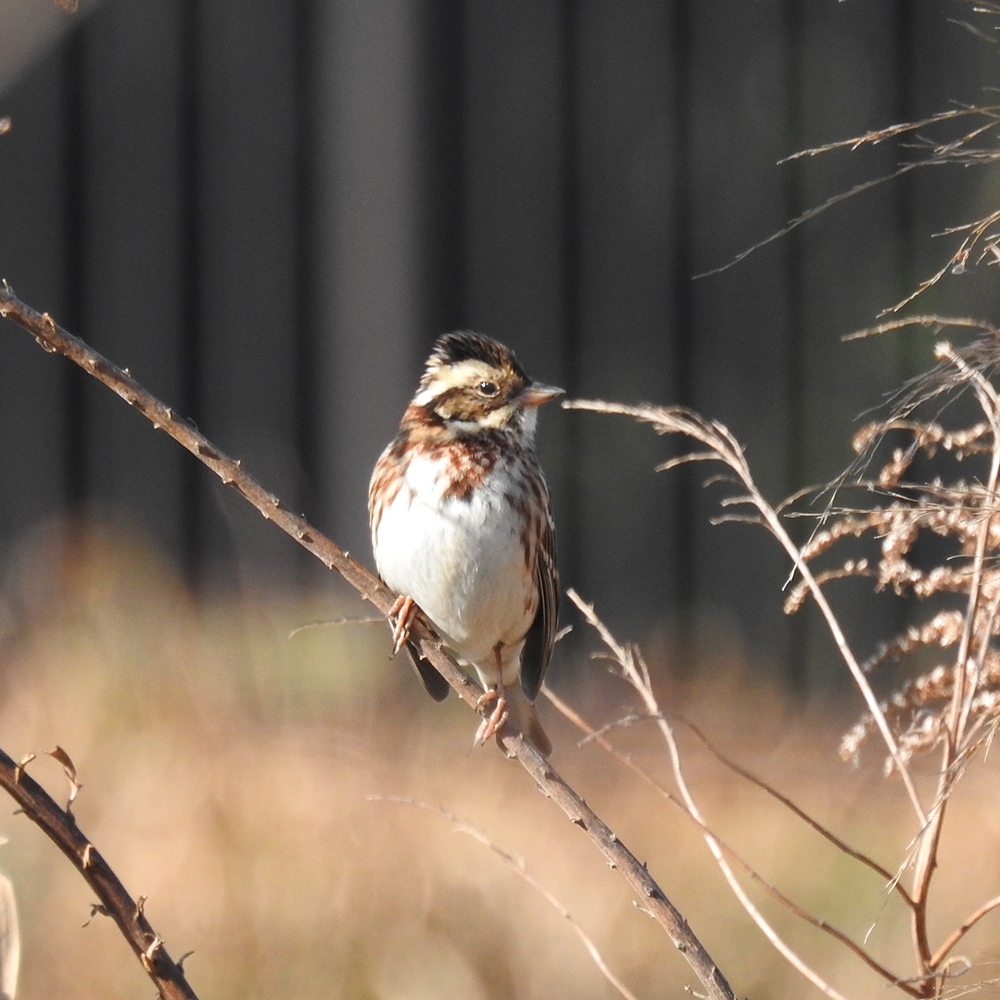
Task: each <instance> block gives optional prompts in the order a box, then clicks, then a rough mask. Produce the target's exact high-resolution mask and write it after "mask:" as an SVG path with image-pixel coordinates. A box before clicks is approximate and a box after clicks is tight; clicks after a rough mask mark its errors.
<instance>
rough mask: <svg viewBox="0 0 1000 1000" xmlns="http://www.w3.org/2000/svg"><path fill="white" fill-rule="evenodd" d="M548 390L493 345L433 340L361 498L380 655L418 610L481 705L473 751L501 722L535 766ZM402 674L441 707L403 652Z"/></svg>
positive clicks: (552, 392)
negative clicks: (380, 584) (541, 452)
mask: <svg viewBox="0 0 1000 1000" xmlns="http://www.w3.org/2000/svg"><path fill="white" fill-rule="evenodd" d="M562 391H563V390H562V389H557V388H555V387H553V386H550V385H541V384H539V383H537V382H533V381H532V380H531V379H530V378H529V377H528V376H527V374H526V373H525V371H524V369H523V368H522V367H521V365H520V364H519V363H518V361H517V358H516V357H515V356H514V354H513V352H512V351H510V350H509V349H508V348H506V347H505V346H504V345H503V344H500V343H497V341H495V340H490V339H489V338H488V337H483V336H480V335H478V334H475V333H466V332H458V333H449V334H445V335H444V336H443V337H440V338H439V339H438V341H437V342H436V343H435V345H434V349H433V351H432V352H431V356H430V358H429V359H428V360H427V367H426V370H425V371H424V375H423V378H421V380H420V386H419V388H418V389H417V394H416V396H414V397H413V401H412V402H411V403H410V405H409V406H408V407H407V409H406V412H405V413H404V414H403V420H402V422H401V423H400V425H399V432H398V434H397V435H396V438H395V440H394V441H393V442H392V443H391V444H390V445H389V446H388V447H387V448H386V449H385V451H384V452H383V453H382V456H381V458H379V460H378V463H377V464H376V466H375V471H374V473H373V474H372V480H371V486H370V487H369V492H368V513H369V519H370V522H371V530H372V545H373V547H374V549H375V563H376V566H377V567H378V571H379V574H380V575H381V577H382V579H383V580H384V581H385V583H386V585H387V586H389V587H391V588H392V589H393V590H394V591H396V593H397V594H399V598H398V599H397V601H396V603H395V605H394V607H393V617H394V629H393V641H394V645H393V649H394V652H398V650H399V649H400V648H402V647H403V646H404V644H406V641H407V638H408V636H409V626H410V622H411V620H412V616H413V614H414V613H415V609H416V608H417V607H419V608H420V610H422V611H423V613H424V615H425V616H426V617H427V618H428V619H429V620H430V622H431V624H432V625H433V626H434V627H435V628H436V629H437V630H438V632H439V633H440V634H441V638H442V639H443V640H444V641H445V642H446V643H447V644H448V645H449V646H450V647H451V648H452V649H453V650H454V652H455V653H456V654H457V656H458V657H459V658H460V659H461V660H462V661H463V662H465V663H467V664H469V665H471V666H473V667H474V668H475V669H476V672H477V673H478V674H479V678H480V680H481V681H482V683H483V687H484V688H485V693H484V694H483V696H482V699H481V702H482V703H483V704H487V703H491V702H492V703H494V707H493V711H492V713H491V715H490V716H489V718H487V719H485V720H484V721H483V724H482V725H481V726H480V727H479V731H478V732H477V733H476V739H475V742H476V744H480V743H485V742H486V741H487V740H488V739H489V738H490V737H491V736H493V735H495V734H501V733H502V730H503V727H504V724H505V723H506V721H507V719H508V718H510V719H511V720H512V721H513V722H514V723H515V724H516V725H517V727H518V728H519V729H520V730H521V732H522V733H523V734H524V735H525V736H526V737H527V739H529V740H530V741H531V742H532V743H533V744H534V745H535V746H536V747H537V749H538V750H539V751H540V752H541V753H543V754H545V755H546V756H548V754H549V753H551V750H552V746H551V743H550V742H549V739H548V737H547V736H546V734H545V731H544V730H543V729H542V727H541V724H540V723H539V721H538V716H537V714H536V713H535V709H534V705H533V704H532V703H533V702H534V700H535V698H536V697H537V696H538V692H539V689H540V688H541V685H542V678H543V676H544V674H545V670H546V668H547V667H548V664H549V659H550V657H551V655H552V646H553V643H554V642H555V635H556V620H557V617H558V601H559V597H558V575H557V571H556V552H555V535H554V532H553V527H552V515H551V512H550V510H549V491H548V487H547V486H546V485H545V477H544V476H543V475H542V470H541V467H540V466H539V464H538V459H537V457H536V455H535V443H534V442H535V425H536V423H537V418H538V407H539V406H540V405H541V404H542V403H545V402H547V401H548V400H550V399H554V398H555V397H556V396H559V395H561V394H562ZM414 661H415V663H416V666H417V669H418V671H419V672H420V676H421V679H422V680H423V682H424V686H425V687H426V688H427V691H428V692H429V693H430V695H431V696H432V697H433V698H435V699H436V700H437V701H441V700H442V699H444V698H445V697H446V696H447V694H448V684H447V682H446V681H445V680H444V678H443V677H442V676H441V675H440V674H439V673H438V672H437V671H436V670H435V669H434V668H433V667H432V666H431V665H430V664H429V663H428V662H426V661H425V660H420V659H419V657H417V656H416V655H415V653H414Z"/></svg>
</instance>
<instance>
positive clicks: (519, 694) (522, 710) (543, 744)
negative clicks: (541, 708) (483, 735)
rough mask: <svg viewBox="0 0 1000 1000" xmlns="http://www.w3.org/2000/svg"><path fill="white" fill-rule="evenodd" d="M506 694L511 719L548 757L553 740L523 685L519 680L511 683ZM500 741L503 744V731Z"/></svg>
mask: <svg viewBox="0 0 1000 1000" xmlns="http://www.w3.org/2000/svg"><path fill="white" fill-rule="evenodd" d="M504 696H505V697H506V699H507V711H508V712H509V713H510V721H511V722H512V723H513V724H514V725H515V726H517V728H518V729H520V730H521V734H522V735H523V736H524V738H525V739H526V740H528V742H529V743H532V744H534V747H535V749H536V750H537V751H538V752H539V753H540V754H541V755H542V756H543V757H548V756H549V754H551V753H552V742H551V740H549V737H548V735H547V734H546V732H545V730H544V729H542V724H541V722H540V721H539V719H538V713H537V712H536V711H535V706H534V705H532V703H531V702H530V701H528V699H527V698H526V697H525V694H524V692H523V691H522V690H521V685H520V684H519V683H517V682H515V683H514V684H511V686H510V687H509V688H507V689H506V691H505V692H504ZM498 742H500V744H501V746H502V745H503V732H502V731H501V732H500V734H499V739H498Z"/></svg>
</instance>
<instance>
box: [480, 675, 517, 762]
mask: <svg viewBox="0 0 1000 1000" xmlns="http://www.w3.org/2000/svg"><path fill="white" fill-rule="evenodd" d="M491 701H495V702H496V705H495V706H494V708H493V711H492V712H491V713H490V714H489V715H488V716H487V717H486V718H485V719H483V721H482V722H481V723H480V726H479V728H478V729H477V730H476V738H475V739H474V740H473V741H472V745H473V746H474V747H478V746H482V745H483V744H484V743H485V742H486V741H487V740H488V739H489V738H490V737H491V736H495V735H496V734H497V733H498V732H499V731H500V730H501V729H503V725H504V723H505V722H506V721H507V719H508V718H509V715H510V713H509V712H508V711H507V699H506V698H505V697H504V691H503V684H497V685H496V687H491V688H487V689H486V690H485V691H484V692H483V693H482V694H481V695H480V696H479V700H478V701H477V702H476V707H477V708H480V709H481V708H482V707H483V706H484V705H488V704H489V703H490V702H491Z"/></svg>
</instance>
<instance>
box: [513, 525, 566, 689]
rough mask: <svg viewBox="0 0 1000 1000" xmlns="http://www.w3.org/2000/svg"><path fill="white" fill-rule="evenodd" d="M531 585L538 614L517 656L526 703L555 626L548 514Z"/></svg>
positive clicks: (555, 574) (538, 684)
mask: <svg viewBox="0 0 1000 1000" xmlns="http://www.w3.org/2000/svg"><path fill="white" fill-rule="evenodd" d="M535 583H536V585H537V586H538V611H537V612H536V614H535V620H534V621H533V622H532V623H531V627H530V628H529V629H528V634H527V635H526V636H525V639H524V651H523V652H522V653H521V690H523V691H524V693H525V695H526V696H527V698H528V700H529V701H534V700H535V699H536V698H537V697H538V692H539V691H540V690H541V688H542V680H543V679H544V677H545V671H546V670H547V669H548V666H549V660H550V659H551V658H552V647H553V645H555V641H556V629H557V628H558V625H559V571H558V569H557V568H556V535H555V528H554V527H553V525H552V517H551V516H550V515H549V514H548V511H546V517H545V523H544V524H543V525H542V532H541V538H540V539H539V545H538V551H537V552H536V553H535Z"/></svg>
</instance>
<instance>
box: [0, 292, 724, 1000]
mask: <svg viewBox="0 0 1000 1000" xmlns="http://www.w3.org/2000/svg"><path fill="white" fill-rule="evenodd" d="M0 317H5V318H7V319H10V320H12V321H14V322H15V323H17V324H18V325H20V326H22V327H23V328H24V329H26V330H27V331H28V332H29V333H31V334H32V335H33V336H34V338H35V340H36V341H37V342H38V344H39V346H41V347H42V348H43V350H45V351H48V352H50V353H59V354H63V355H65V356H66V357H67V358H69V359H70V360H71V361H73V362H75V363H76V364H78V365H79V366H80V367H81V368H83V369H84V371H86V372H89V373H90V374H91V375H93V376H94V377H95V378H96V379H98V380H99V381H101V382H103V383H104V384H105V385H106V386H108V387H109V388H110V389H112V390H113V391H114V392H116V393H117V394H118V395H119V396H121V397H122V398H123V399H124V400H125V401H126V402H127V403H128V404H129V405H130V406H132V407H134V408H135V409H137V410H138V411H139V412H140V413H142V414H143V415H144V416H145V417H146V418H147V419H149V420H150V421H151V422H152V424H153V426H154V427H155V428H156V429H158V430H163V431H165V432H166V433H167V434H169V435H170V436H171V437H172V438H174V440H176V441H177V442H178V443H179V444H181V445H183V446H184V447H185V448H186V449H187V450H188V451H190V452H191V453H192V454H193V455H194V456H195V457H196V458H198V459H199V460H201V461H202V462H203V463H204V464H205V465H207V466H208V467H209V468H210V469H211V470H212V471H213V472H215V474H216V475H217V476H219V478H220V479H221V480H222V482H223V483H224V484H225V485H227V486H231V487H233V489H235V490H236V491H237V492H238V493H240V494H241V495H242V496H244V497H245V498H246V499H247V500H248V501H249V502H250V503H252V504H253V505H254V506H255V507H256V508H257V509H258V510H259V511H260V512H261V514H263V516H264V517H265V518H267V520H269V521H273V522H274V524H276V525H277V526H278V527H279V528H281V530H282V531H284V532H285V533H286V534H288V535H290V536H291V537H292V538H294V539H295V540H296V541H297V542H298V543H299V544H300V545H302V546H303V547H304V548H306V549H307V550H308V551H310V552H311V553H312V554H313V555H315V556H316V557H317V558H318V559H320V560H321V561H322V562H323V563H324V564H325V565H326V566H328V567H329V568H331V569H335V570H337V572H338V573H340V574H341V576H342V577H343V578H344V579H345V580H346V581H347V582H348V583H349V584H351V586H352V587H354V588H355V590H357V591H358V593H359V594H360V595H361V596H362V597H363V598H364V599H365V600H367V601H369V602H371V603H372V604H373V605H374V606H375V607H376V608H378V610H379V611H380V612H381V613H382V614H383V615H388V613H389V611H390V608H391V607H392V603H393V600H394V599H395V595H394V594H392V593H391V592H390V591H389V590H388V589H387V588H386V587H385V586H384V585H383V584H382V583H381V582H380V581H379V580H378V579H377V578H376V577H375V576H373V575H372V574H371V573H370V572H369V571H368V570H366V569H365V568H364V567H363V566H361V565H360V564H359V563H357V562H356V561H355V560H353V559H351V558H350V557H349V556H348V555H347V554H346V553H345V552H344V551H343V550H342V549H340V548H339V547H338V546H337V545H335V544H334V543H333V542H332V541H330V540H329V539H328V538H326V537H324V536H323V535H322V534H321V533H320V532H318V531H317V530H316V529H315V528H313V527H312V526H311V525H310V524H309V523H308V522H307V521H306V520H305V519H304V518H303V517H301V516H299V515H297V514H294V513H292V512H291V511H289V510H288V509H287V508H286V507H285V506H284V505H283V504H282V503H281V501H280V500H279V499H278V498H277V497H276V496H274V495H273V494H272V493H269V492H268V491H266V490H265V489H264V488H263V487H262V486H260V485H259V484H258V483H257V482H256V481H255V480H254V479H253V478H251V477H250V476H249V475H248V474H247V473H246V472H244V470H243V468H242V467H241V465H240V462H239V461H237V460H234V459H232V458H229V457H228V456H227V455H225V454H224V453H223V452H222V451H220V450H219V449H218V448H216V447H215V446H214V445H213V444H212V443H211V442H210V441H208V439H207V438H205V437H204V435H202V434H201V433H200V432H199V431H197V430H195V428H194V427H192V426H191V425H190V424H189V423H187V422H186V421H185V420H183V419H181V418H179V417H178V416H177V415H176V414H175V413H174V412H173V410H172V409H170V408H169V407H168V406H166V405H165V404H163V403H161V402H160V401H159V400H158V399H156V398H155V397H154V396H153V395H152V394H151V393H149V392H148V391H147V390H146V389H144V388H143V387H142V386H141V385H140V384H139V383H138V382H137V381H136V380H135V379H134V378H133V377H132V376H131V374H130V373H129V372H128V371H127V370H125V369H121V368H119V367H118V366H117V365H115V364H113V363H112V362H111V361H109V360H108V359H107V358H105V357H103V356H102V355H100V354H98V353H97V352H96V351H94V350H93V349H92V348H90V347H89V346H87V345H86V344H85V343H84V342H83V341H82V340H80V339H79V338H77V337H74V336H73V335H72V334H70V333H68V332H67V331H65V330H63V329H62V328H61V327H59V326H58V325H57V324H56V323H55V321H54V320H53V319H52V317H51V316H49V314H48V313H39V312H36V311H35V310H34V309H32V308H31V307H30V306H28V305H26V304H25V303H23V302H21V301H20V300H19V299H17V298H16V297H15V296H14V294H13V292H12V291H11V289H10V286H9V285H8V284H7V283H6V282H3V283H2V284H0ZM412 639H413V641H414V644H415V645H416V646H417V648H418V650H419V651H420V654H421V655H422V656H423V657H424V658H425V659H427V660H428V661H429V662H430V663H431V664H432V665H433V666H434V668H435V669H436V670H437V671H438V672H439V673H440V674H441V675H442V676H443V677H445V678H446V679H447V681H448V683H449V684H450V685H451V686H452V687H453V688H454V689H455V691H457V692H458V694H459V696H460V697H461V698H462V699H463V701H465V702H466V703H467V704H468V705H470V706H471V707H472V708H474V709H477V710H479V711H482V712H484V713H485V712H487V711H488V708H487V707H486V706H480V704H479V697H480V695H481V694H482V690H481V688H479V687H478V685H476V684H475V683H474V682H473V681H472V680H471V678H470V677H469V676H468V675H467V674H466V673H465V672H464V671H463V670H462V669H461V668H460V667H459V666H458V665H457V664H456V663H455V661H454V660H453V659H452V658H451V657H450V656H449V655H448V654H447V652H446V651H445V650H444V647H443V644H442V643H441V640H440V639H438V638H437V637H436V636H435V635H434V633H433V632H432V631H431V630H430V629H429V628H428V627H427V625H426V623H425V622H424V621H422V620H420V619H419V618H418V619H417V620H416V621H414V626H413V630H412ZM502 746H503V749H504V751H505V752H506V753H507V755H508V756H509V757H513V758H516V759H517V760H518V761H519V762H520V764H521V766H522V767H524V769H525V770H526V771H527V772H528V773H529V774H530V775H531V776H532V777H533V778H534V780H535V782H536V784H537V785H538V787H539V789H540V790H541V791H542V792H543V794H545V795H546V796H548V797H549V798H551V799H552V800H553V801H554V802H555V804H556V805H557V806H558V807H559V808H560V809H561V810H562V811H563V813H564V814H565V815H566V816H567V817H568V818H569V819H570V820H571V821H572V822H573V823H574V824H575V825H576V826H579V827H580V829H582V830H583V831H584V832H585V833H586V835H587V836H588V837H589V839H590V840H591V841H592V842H593V843H594V845H595V846H596V847H597V849H598V850H599V851H600V852H601V853H602V854H603V855H604V856H605V858H606V859H607V861H608V863H609V864H610V866H611V867H612V868H615V869H617V870H618V871H620V872H621V874H622V877H623V878H624V879H625V881H626V882H627V883H628V884H629V886H630V887H631V888H632V890H633V891H634V892H635V893H636V894H637V895H638V897H639V899H640V900H641V904H642V906H643V907H644V908H645V909H646V910H647V911H648V912H649V913H650V915H651V916H653V918H654V919H655V920H656V921H657V922H658V923H659V924H660V926H661V927H662V928H663V929H664V931H665V932H666V933H667V935H668V937H669V938H670V940H671V941H672V942H673V944H674V946H675V947H676V948H677V949H678V950H679V951H680V952H681V954H682V955H683V956H684V958H685V960H686V961H687V962H688V964H689V965H690V966H691V968H692V969H693V970H694V972H695V975H697V977H698V979H699V980H700V982H701V984H702V987H703V988H704V989H705V991H706V992H707V995H708V997H709V998H711V1000H735V995H734V993H733V990H732V987H730V985H729V983H728V982H727V980H726V977H725V976H724V975H723V973H722V970H721V969H719V968H718V966H717V965H716V964H715V962H714V960H713V959H712V957H711V955H710V954H709V953H708V951H707V950H706V949H705V947H704V946H703V945H702V943H701V941H699V939H698V938H697V936H696V935H695V934H694V932H693V931H692V930H691V928H690V927H689V926H688V924H687V921H686V920H685V919H684V917H683V915H682V914H681V913H680V911H679V910H677V908H676V907H675V906H674V905H673V903H671V902H670V900H669V899H668V898H667V896H666V895H665V894H664V892H663V890H662V889H661V888H660V887H659V885H658V884H657V883H656V881H655V880H654V879H653V878H652V876H651V875H650V874H649V872H648V871H647V870H646V867H645V865H643V864H642V863H640V862H639V861H638V859H637V858H636V857H635V856H634V855H633V854H632V852H631V851H629V850H628V848H627V847H626V846H625V845H624V844H623V843H622V842H621V841H620V840H619V839H618V837H617V835H616V834H615V833H614V832H613V831H612V830H611V829H610V828H609V827H608V826H607V824H605V823H604V821H603V820H602V819H601V818H600V817H599V816H598V815H597V814H596V813H595V812H594V811H593V810H592V809H591V808H590V807H589V806H588V805H587V804H586V802H584V800H583V799H582V798H581V797H580V796H579V795H578V794H577V793H576V792H575V791H574V790H573V789H572V788H571V787H570V786H569V785H568V784H567V783H566V782H565V781H564V780H563V779H562V777H561V776H560V775H559V774H557V773H556V772H555V771H554V770H553V769H552V767H551V765H550V764H549V762H548V761H547V760H546V759H545V758H544V757H542V756H541V755H540V754H539V753H538V751H537V750H535V748H534V747H533V746H532V745H531V744H530V743H528V742H527V741H525V740H524V739H522V737H521V734H520V733H518V732H517V731H516V730H515V729H514V727H513V726H511V725H509V724H508V727H507V729H505V732H504V735H503V740H502ZM46 832H48V831H47V830H46Z"/></svg>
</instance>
